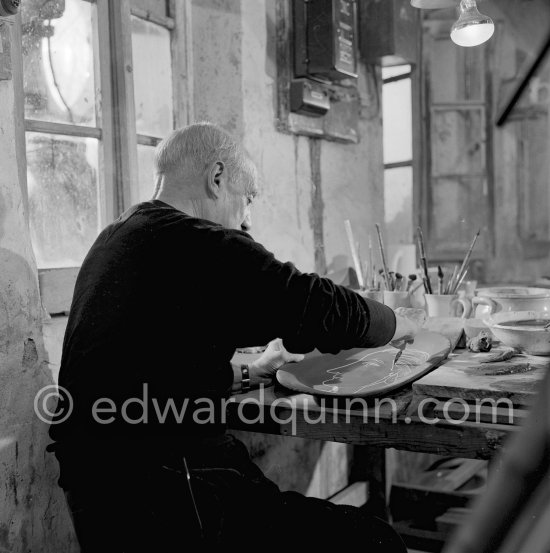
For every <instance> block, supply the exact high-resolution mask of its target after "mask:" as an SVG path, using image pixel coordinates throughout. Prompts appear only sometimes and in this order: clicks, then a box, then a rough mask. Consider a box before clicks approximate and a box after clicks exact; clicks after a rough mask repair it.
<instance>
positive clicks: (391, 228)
mask: <svg viewBox="0 0 550 553" xmlns="http://www.w3.org/2000/svg"><path fill="white" fill-rule="evenodd" d="M384 219H385V222H386V235H387V240H388V244H389V245H390V246H395V245H397V244H411V243H412V242H413V172H412V167H399V168H397V169H386V170H385V171H384Z"/></svg>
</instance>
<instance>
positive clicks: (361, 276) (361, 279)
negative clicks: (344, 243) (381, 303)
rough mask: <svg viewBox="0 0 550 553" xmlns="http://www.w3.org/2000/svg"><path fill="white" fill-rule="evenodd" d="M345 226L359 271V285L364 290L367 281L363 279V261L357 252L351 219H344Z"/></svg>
mask: <svg viewBox="0 0 550 553" xmlns="http://www.w3.org/2000/svg"><path fill="white" fill-rule="evenodd" d="M344 226H345V227H346V234H347V235H348V243H349V248H350V250H351V257H352V259H353V265H354V266H355V272H356V273H357V281H358V282H359V287H360V288H361V290H363V289H364V288H365V282H364V281H363V271H362V270H361V261H360V260H359V254H358V252H357V247H356V244H355V240H354V239H353V231H352V229H351V222H350V220H349V219H346V220H345V221H344Z"/></svg>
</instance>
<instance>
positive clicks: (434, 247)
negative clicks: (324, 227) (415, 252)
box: [419, 21, 492, 279]
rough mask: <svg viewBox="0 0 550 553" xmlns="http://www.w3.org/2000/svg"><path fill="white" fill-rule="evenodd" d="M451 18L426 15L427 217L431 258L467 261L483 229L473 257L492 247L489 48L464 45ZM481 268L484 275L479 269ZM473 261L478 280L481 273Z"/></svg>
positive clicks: (433, 260)
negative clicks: (452, 35) (454, 31)
mask: <svg viewBox="0 0 550 553" xmlns="http://www.w3.org/2000/svg"><path fill="white" fill-rule="evenodd" d="M450 23H451V22H449V21H444V22H442V21H427V22H425V27H424V36H423V60H424V66H423V79H422V97H423V125H424V140H423V148H422V154H423V156H422V157H423V166H424V167H423V169H424V170H423V175H424V179H423V181H424V182H423V185H422V200H423V201H422V204H421V207H420V210H421V211H420V217H419V219H420V221H421V223H422V226H423V228H424V232H425V236H426V239H427V244H428V254H429V257H430V259H429V261H430V262H431V264H435V263H445V262H448V263H455V262H459V261H461V260H462V259H463V257H464V254H465V252H466V251H467V249H468V247H469V245H470V243H471V241H472V238H473V236H474V234H475V233H476V232H477V231H478V229H482V236H481V238H480V240H479V241H478V244H477V246H476V250H475V253H474V257H473V259H474V260H475V259H476V258H477V259H482V258H483V257H484V254H485V253H486V250H487V248H488V247H489V246H490V236H491V229H492V224H491V210H490V205H491V201H490V200H491V194H490V192H491V189H492V183H491V181H490V176H491V174H492V171H491V168H490V159H491V156H490V152H491V140H492V136H491V125H490V124H489V125H488V124H487V120H488V114H489V108H488V106H489V105H490V101H489V100H490V97H489V95H490V86H489V84H490V80H489V79H486V71H487V63H488V55H489V52H488V46H486V45H483V46H479V47H476V48H461V47H459V46H457V45H455V44H454V43H453V42H452V41H451V39H450V38H449V29H450ZM476 272H477V274H475V273H476ZM482 272H483V270H482V267H481V266H480V265H479V264H478V265H477V271H476V264H475V263H474V264H473V265H472V273H474V274H471V277H472V278H479V279H482V278H483V276H482V274H481V273H482Z"/></svg>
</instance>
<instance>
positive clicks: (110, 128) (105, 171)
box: [93, 0, 118, 228]
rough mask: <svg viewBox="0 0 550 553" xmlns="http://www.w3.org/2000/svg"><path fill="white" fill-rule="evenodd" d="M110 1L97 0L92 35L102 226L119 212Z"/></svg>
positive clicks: (100, 224) (100, 222)
mask: <svg viewBox="0 0 550 553" xmlns="http://www.w3.org/2000/svg"><path fill="white" fill-rule="evenodd" d="M108 2H109V0H96V6H97V9H96V10H94V12H93V13H94V25H95V27H96V29H97V32H95V33H93V37H94V39H93V40H94V55H96V56H97V59H96V60H95V63H94V70H95V82H96V83H99V85H100V92H99V93H96V118H97V126H98V127H100V128H101V133H102V135H101V147H100V148H99V226H100V228H103V227H105V226H107V225H108V224H109V223H112V222H113V221H114V219H115V218H116V216H117V215H118V206H117V197H118V195H117V190H116V178H115V174H116V170H115V165H116V160H115V152H114V142H115V138H114V115H113V113H114V112H113V106H112V101H113V91H112V87H111V80H112V79H111V76H112V68H111V51H110V43H111V38H110V30H109V5H108Z"/></svg>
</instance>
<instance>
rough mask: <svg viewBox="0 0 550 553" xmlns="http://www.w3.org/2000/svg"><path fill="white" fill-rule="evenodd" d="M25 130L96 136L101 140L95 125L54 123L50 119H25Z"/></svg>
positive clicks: (86, 136) (87, 136)
mask: <svg viewBox="0 0 550 553" xmlns="http://www.w3.org/2000/svg"><path fill="white" fill-rule="evenodd" d="M25 130H26V131H28V132H40V133H49V134H63V135H65V136H77V137H82V138H97V139H98V140H101V137H102V132H101V129H99V128H97V127H85V126H82V125H69V124H67V123H54V122H52V121H37V120H36V119H25Z"/></svg>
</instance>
